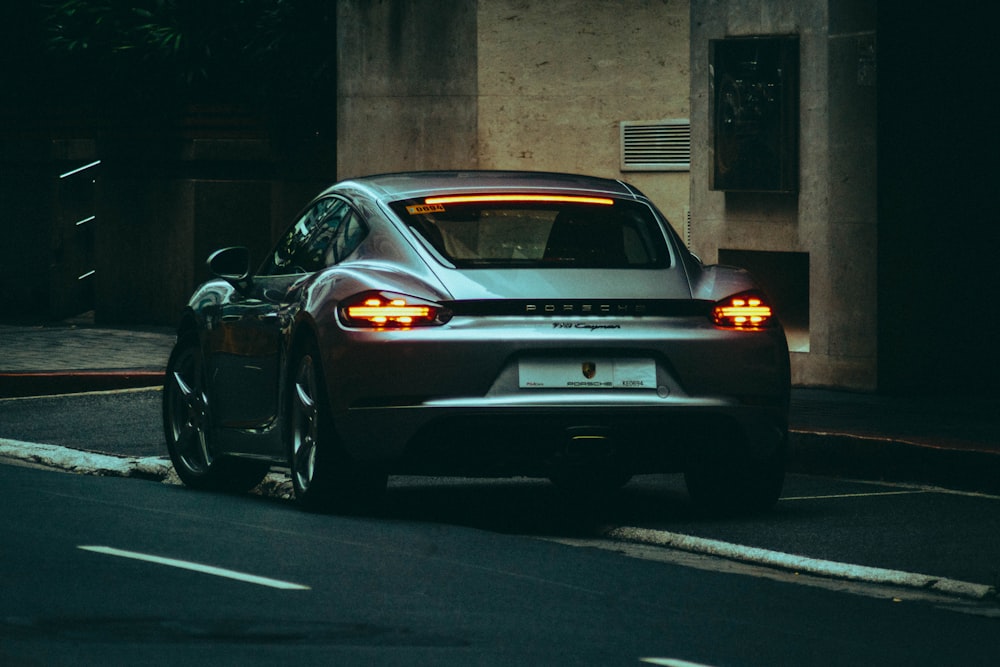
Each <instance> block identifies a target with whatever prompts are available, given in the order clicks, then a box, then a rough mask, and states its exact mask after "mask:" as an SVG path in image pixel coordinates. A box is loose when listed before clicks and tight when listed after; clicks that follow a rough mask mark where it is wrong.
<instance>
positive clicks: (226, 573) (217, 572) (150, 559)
mask: <svg viewBox="0 0 1000 667" xmlns="http://www.w3.org/2000/svg"><path fill="white" fill-rule="evenodd" d="M78 548H79V549H83V550H84V551H92V552H94V553H99V554H105V555H107V556H118V557H120V558H131V559H133V560H141V561H145V562H147V563H156V564H158V565H167V566H169V567H176V568H180V569H182V570H191V571H192V572H201V573H203V574H211V575H213V576H216V577H225V578H227V579H235V580H237V581H243V582H246V583H249V584H257V585H259V586H269V587H271V588H280V589H282V590H294V591H307V590H309V587H308V586H303V585H301V584H293V583H290V582H287V581H280V580H278V579H269V578H267V577H258V576H256V575H253V574H246V573H245V572H236V571H235V570H226V569H223V568H221V567H213V566H211V565H202V564H200V563H191V562H189V561H184V560H176V559H174V558H163V557H161V556H153V555H151V554H143V553H138V552H135V551H123V550H122V549H115V548H113V547H102V546H80V547H78Z"/></svg>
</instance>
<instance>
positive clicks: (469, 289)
mask: <svg viewBox="0 0 1000 667" xmlns="http://www.w3.org/2000/svg"><path fill="white" fill-rule="evenodd" d="M208 266H209V270H210V271H211V273H212V275H214V276H215V278H214V279H213V280H210V281H209V282H207V283H205V284H203V285H201V286H200V287H198V288H197V290H196V291H195V293H194V295H193V296H192V297H191V300H190V301H189V303H188V305H187V307H186V308H185V310H184V313H183V315H182V317H181V321H180V326H179V329H178V336H177V344H176V347H175V348H174V350H173V353H172V354H171V357H170V361H169V366H168V369H167V376H166V387H165V391H164V400H163V416H164V428H165V431H166V441H167V447H168V449H169V452H170V457H171V459H172V461H173V464H174V467H175V468H176V470H177V473H178V475H179V476H180V477H181V479H182V480H183V481H184V482H185V483H186V484H188V485H190V486H192V487H197V488H206V489H227V490H246V489H249V488H251V487H253V486H254V485H255V484H257V483H258V482H259V481H260V480H261V479H262V478H263V476H264V475H265V474H266V473H267V472H268V471H269V469H270V468H271V466H278V467H285V468H288V469H290V472H291V478H292V482H293V485H294V490H295V496H296V499H297V500H298V501H299V502H300V503H301V504H302V505H303V506H305V507H307V508H310V509H316V510H331V511H358V510H361V509H363V508H365V507H367V506H370V504H371V503H372V502H373V501H374V500H376V499H377V498H378V497H379V495H380V494H381V492H382V491H384V489H385V486H386V480H387V475H389V474H435V475H447V474H456V475H469V476H508V475H524V476H538V477H547V478H549V479H551V480H552V481H553V482H554V483H556V484H557V485H559V486H561V487H562V488H564V489H566V490H568V491H570V492H572V493H575V494H591V495H596V496H599V495H600V494H603V493H607V492H609V491H612V490H614V489H617V488H618V487H620V486H622V485H624V484H625V483H626V482H627V481H628V480H629V478H630V477H631V476H632V475H634V474H638V473H671V472H683V473H684V475H685V479H686V483H687V487H688V490H689V493H690V495H691V497H692V498H693V499H694V500H695V501H696V502H698V503H700V504H702V505H704V506H706V507H708V508H711V509H714V510H723V511H727V510H728V511H731V510H759V509H764V508H767V507H769V506H771V505H772V504H773V503H774V502H775V501H776V500H777V498H778V496H779V495H780V493H781V487H782V483H783V480H784V453H785V442H786V435H787V415H788V398H789V367H788V348H787V345H786V342H785V335H784V332H783V330H782V328H781V326H780V324H779V323H778V320H777V318H776V316H775V314H774V313H773V312H772V309H771V305H770V304H769V302H768V298H767V296H766V295H765V294H764V293H763V292H762V291H761V289H760V288H759V286H758V285H757V284H756V283H755V282H754V281H753V279H752V278H751V276H750V275H749V274H748V273H747V272H745V271H743V270H740V269H735V268H730V267H722V266H704V265H702V263H701V262H700V261H699V260H698V258H696V257H695V256H694V255H692V254H691V253H690V252H689V251H688V250H687V249H686V248H685V246H684V244H683V243H682V242H681V240H680V239H679V238H678V236H677V234H676V233H675V231H674V230H673V229H672V228H671V226H670V225H669V223H668V222H667V220H666V219H665V218H664V217H663V215H661V214H660V213H659V211H657V209H656V208H655V206H653V204H652V203H651V202H650V201H649V200H648V199H647V198H646V197H645V196H644V195H643V194H642V193H640V192H638V191H637V190H636V189H635V188H633V187H632V186H630V185H628V184H626V183H623V182H620V181H614V180H605V179H598V178H591V177H584V176H571V175H563V174H545V173H518V172H473V171H469V172H431V173H404V174H392V175H383V176H372V177H366V178H357V179H353V180H348V181H344V182H341V183H338V184H336V185H334V186H332V187H330V188H328V189H327V190H325V191H323V192H322V193H321V194H320V195H319V196H318V197H316V199H314V200H313V201H312V202H311V203H310V204H309V205H308V206H307V207H306V208H305V209H304V211H303V212H302V213H301V215H300V216H299V217H298V219H297V220H296V221H295V223H294V224H293V225H292V226H291V227H290V228H289V229H288V231H287V232H286V233H285V234H284V236H283V237H282V238H281V239H280V240H279V242H278V243H277V246H276V247H275V248H274V250H273V251H272V252H271V253H270V254H269V255H267V256H266V257H264V258H263V261H262V262H261V263H260V265H259V266H258V267H257V268H256V269H255V270H253V269H252V268H251V267H252V265H251V258H250V256H249V252H248V250H247V249H246V248H244V247H230V248H225V249H223V250H219V251H217V252H215V253H214V254H212V256H211V257H210V258H209V260H208Z"/></svg>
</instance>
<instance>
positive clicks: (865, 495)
mask: <svg viewBox="0 0 1000 667" xmlns="http://www.w3.org/2000/svg"><path fill="white" fill-rule="evenodd" d="M919 493H930V491H927V490H925V489H914V490H912V491H873V492H871V493H837V494H833V495H829V496H792V497H789V498H785V497H782V498H781V500H829V499H832V498H874V497H876V496H909V495H915V494H919Z"/></svg>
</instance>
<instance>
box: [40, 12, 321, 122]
mask: <svg viewBox="0 0 1000 667" xmlns="http://www.w3.org/2000/svg"><path fill="white" fill-rule="evenodd" d="M42 5H43V7H44V11H43V15H42V19H41V20H42V29H43V34H44V38H43V39H44V48H45V51H46V52H47V54H48V56H49V58H50V59H51V60H52V61H53V62H54V63H55V66H56V69H57V70H58V72H59V73H60V74H61V75H62V78H63V79H64V80H73V81H77V82H80V83H82V84H83V85H82V86H81V89H83V90H86V91H89V92H90V93H91V94H94V95H97V96H98V97H99V98H100V99H101V100H102V101H105V102H107V101H111V102H112V103H122V102H127V103H129V105H130V106H134V105H135V104H140V105H162V104H174V103H178V102H217V101H225V102H229V103H233V102H239V103H256V104H263V105H265V106H267V105H270V104H273V101H274V100H275V99H276V98H277V97H280V96H284V95H287V94H288V93H289V92H291V91H294V90H296V89H297V88H298V87H301V86H306V87H308V86H317V85H318V86H329V85H334V76H335V67H334V62H335V48H334V46H335V39H336V26H335V8H336V3H333V2H324V1H323V0H61V1H48V2H43V3H42Z"/></svg>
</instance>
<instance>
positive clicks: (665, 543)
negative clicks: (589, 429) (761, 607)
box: [602, 526, 997, 600]
mask: <svg viewBox="0 0 1000 667" xmlns="http://www.w3.org/2000/svg"><path fill="white" fill-rule="evenodd" d="M602 536H603V537H605V538H608V539H614V540H621V541H624V542H633V543H637V544H648V545H652V546H659V547H666V548H670V549H678V550H681V551H688V552H691V553H697V554H702V555H708V556H717V557H720V558H726V559H729V560H733V561H739V562H742V563H753V564H756V565H763V566H766V567H770V568H776V569H781V570H787V571H790V572H804V573H807V574H812V575H816V576H820V577H827V578H831V579H842V580H847V581H861V582H865V583H871V584H881V585H887V586H897V587H901V588H913V589H920V590H923V591H929V592H933V593H940V594H943V595H949V596H955V597H961V598H968V599H972V600H990V599H993V598H996V597H997V591H996V589H995V588H993V587H992V586H987V585H985V584H974V583H970V582H967V581H958V580H955V579H947V578H943V577H933V576H930V575H926V574H917V573H914V572H902V571H899V570H887V569H884V568H878V567H869V566H865V565H851V564H849V563H838V562H836V561H828V560H821V559H817V558H808V557H806V556H796V555H794V554H786V553H783V552H780V551H770V550H768V549H761V548H758V547H747V546H742V545H738V544H730V543H728V542H721V541H719V540H710V539H706V538H701V537H693V536H691V535H682V534H679V533H671V532H667V531H660V530H651V529H648V528H631V527H627V526H623V527H616V528H609V529H606V530H605V531H603V534H602Z"/></svg>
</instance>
